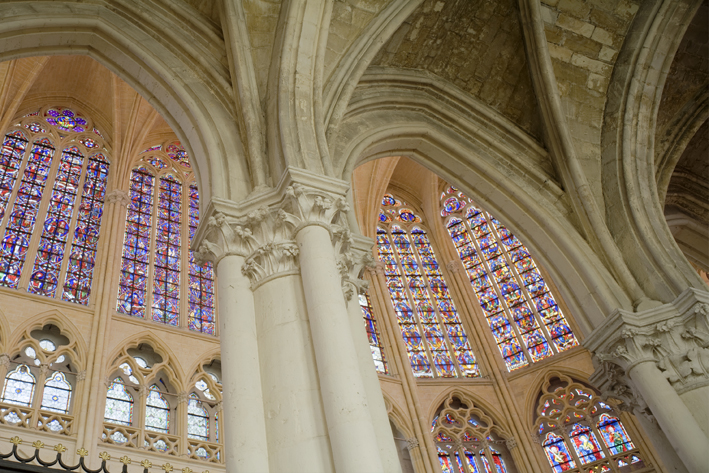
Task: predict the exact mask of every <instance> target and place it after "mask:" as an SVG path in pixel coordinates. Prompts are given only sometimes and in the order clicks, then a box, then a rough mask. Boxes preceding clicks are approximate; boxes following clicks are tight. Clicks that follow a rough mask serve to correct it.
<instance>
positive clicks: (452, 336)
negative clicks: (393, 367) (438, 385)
mask: <svg viewBox="0 0 709 473" xmlns="http://www.w3.org/2000/svg"><path fill="white" fill-rule="evenodd" d="M379 221H380V224H379V227H378V228H377V246H378V249H379V260H380V261H382V262H383V263H384V276H385V278H386V283H387V287H388V289H389V295H390V296H391V301H392V304H393V306H394V310H395V312H396V315H397V320H398V322H399V328H400V329H401V334H402V336H403V337H404V342H405V344H406V351H407V353H408V355H409V361H410V362H411V368H412V369H413V372H414V376H416V377H420V378H433V377H444V378H450V377H476V376H480V371H479V370H478V365H477V362H476V361H475V356H474V355H473V351H472V350H471V348H470V343H469V342H468V337H467V335H466V334H465V330H464V328H463V324H462V323H461V321H460V317H459V316H458V312H457V310H456V308H455V305H454V304H453V300H452V299H451V297H450V294H449V292H448V286H447V284H446V282H445V280H444V278H443V274H442V273H441V271H440V269H439V265H438V261H437V259H436V255H435V253H434V251H433V247H432V246H431V242H430V240H429V238H428V235H427V234H426V231H425V230H423V227H422V220H421V218H420V217H419V216H418V215H416V214H415V213H414V212H413V211H412V210H410V208H409V207H408V206H407V205H405V204H404V203H403V202H402V201H400V200H398V199H396V198H394V197H393V196H392V195H389V194H386V195H385V196H384V199H383V201H382V209H381V211H380V214H379Z"/></svg>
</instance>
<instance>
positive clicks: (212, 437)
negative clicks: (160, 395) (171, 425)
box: [185, 358, 224, 463]
mask: <svg viewBox="0 0 709 473" xmlns="http://www.w3.org/2000/svg"><path fill="white" fill-rule="evenodd" d="M189 386H190V389H189V391H188V394H187V397H186V399H187V403H189V400H190V399H196V400H197V401H199V402H200V404H201V408H202V409H204V410H205V412H206V413H207V416H208V438H207V439H203V438H195V437H193V436H190V435H189V432H188V430H189V420H190V415H189V412H187V413H186V418H185V422H187V426H188V428H186V429H185V432H186V436H187V439H186V441H187V455H188V457H189V458H191V459H194V460H202V461H207V462H211V463H220V462H223V461H224V454H223V450H224V445H223V442H222V439H221V438H220V429H221V428H222V426H221V425H220V419H221V418H223V416H222V415H221V414H222V408H223V407H222V400H223V393H222V383H221V362H220V361H219V359H218V358H214V359H212V360H210V361H209V362H205V363H201V364H200V366H199V368H198V369H197V370H196V371H195V373H194V375H193V376H192V378H191V380H190V382H189ZM188 407H189V405H188Z"/></svg>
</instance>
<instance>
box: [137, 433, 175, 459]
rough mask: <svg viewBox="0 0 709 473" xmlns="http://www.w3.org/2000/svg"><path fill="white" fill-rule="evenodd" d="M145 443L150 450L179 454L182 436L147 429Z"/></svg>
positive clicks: (144, 434) (144, 437) (144, 435)
mask: <svg viewBox="0 0 709 473" xmlns="http://www.w3.org/2000/svg"><path fill="white" fill-rule="evenodd" d="M143 445H144V446H145V449H146V450H148V451H149V452H158V453H164V454H166V455H179V453H180V437H176V436H174V435H168V434H163V433H160V432H150V431H145V432H144V433H143Z"/></svg>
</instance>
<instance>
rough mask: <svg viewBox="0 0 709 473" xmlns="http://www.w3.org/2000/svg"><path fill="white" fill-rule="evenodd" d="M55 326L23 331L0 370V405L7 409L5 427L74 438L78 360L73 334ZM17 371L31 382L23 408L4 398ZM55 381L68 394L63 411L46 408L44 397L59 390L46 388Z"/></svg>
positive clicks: (49, 323) (52, 323) (42, 325)
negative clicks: (27, 376)
mask: <svg viewBox="0 0 709 473" xmlns="http://www.w3.org/2000/svg"><path fill="white" fill-rule="evenodd" d="M58 325H60V324H57V323H56V320H45V321H43V322H40V323H39V325H37V324H33V325H31V326H29V327H27V328H26V329H25V330H24V331H23V333H21V335H20V336H19V338H18V342H17V344H16V345H15V348H14V349H13V350H11V353H12V355H11V356H9V357H8V362H7V364H6V365H3V367H2V368H1V370H2V381H1V382H2V383H3V386H2V390H0V392H1V393H2V395H0V405H2V406H3V408H6V409H7V411H6V413H5V417H4V423H5V424H6V425H8V426H14V427H20V428H28V429H36V430H40V431H43V432H49V433H53V434H59V435H73V434H74V431H73V429H74V425H75V423H76V422H75V421H76V417H75V414H74V412H73V411H74V406H75V405H76V403H77V395H78V393H79V392H80V387H81V384H80V381H81V379H82V377H81V375H80V373H81V369H82V366H83V363H82V362H81V359H82V356H81V350H80V349H79V347H78V343H77V342H76V339H75V337H74V334H72V333H70V332H67V331H65V330H63V329H62V328H60V326H58ZM45 342H48V343H45ZM20 367H22V368H23V369H26V371H27V374H28V375H29V376H31V377H32V378H33V379H34V385H33V389H32V393H31V399H30V401H29V403H27V404H19V403H15V402H12V401H10V400H8V399H6V397H5V394H6V389H7V386H8V377H9V376H10V375H11V374H12V373H13V372H15V371H16V370H18V369H19V368H20ZM55 377H59V378H60V379H61V380H62V382H63V383H65V387H64V388H61V389H63V390H64V391H65V392H67V394H68V395H67V398H66V400H65V404H64V408H63V409H58V408H54V407H52V406H50V405H49V403H50V402H52V399H48V398H47V397H46V396H47V395H48V393H51V392H52V390H53V389H60V388H58V387H53V386H52V385H51V384H50V383H51V382H52V380H53V379H54V378H55ZM66 386H68V388H67V387H66ZM55 394H57V393H55ZM59 394H61V393H59ZM59 400H60V399H59V398H58V399H57V401H59ZM78 402H80V400H79V401H78Z"/></svg>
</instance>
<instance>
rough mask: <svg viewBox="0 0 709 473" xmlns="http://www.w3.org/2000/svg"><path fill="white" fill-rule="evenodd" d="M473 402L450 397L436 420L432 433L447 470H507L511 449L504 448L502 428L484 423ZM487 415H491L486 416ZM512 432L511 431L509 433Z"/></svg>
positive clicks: (504, 472) (458, 472) (496, 472)
mask: <svg viewBox="0 0 709 473" xmlns="http://www.w3.org/2000/svg"><path fill="white" fill-rule="evenodd" d="M481 414H482V412H481V411H480V409H479V408H476V407H475V406H474V405H473V403H472V401H470V400H461V399H459V398H458V397H456V396H455V395H451V396H449V397H448V398H447V399H446V400H445V401H444V403H443V405H442V406H441V408H440V410H439V413H438V414H437V415H436V416H435V418H434V419H433V423H432V425H431V432H432V435H433V439H434V442H435V444H436V448H437V451H438V461H439V463H440V465H441V469H442V470H443V471H448V472H450V473H507V471H508V470H507V465H506V461H505V456H507V461H508V462H509V461H511V458H510V454H509V451H507V450H506V448H504V447H502V446H503V445H504V444H505V441H504V440H503V437H499V436H498V432H503V430H502V429H499V428H498V427H494V425H492V424H490V421H491V419H489V417H488V418H487V420H486V422H481V421H480V418H479V417H478V416H480V415H481ZM485 417H487V416H485ZM505 435H509V434H505Z"/></svg>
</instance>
